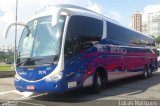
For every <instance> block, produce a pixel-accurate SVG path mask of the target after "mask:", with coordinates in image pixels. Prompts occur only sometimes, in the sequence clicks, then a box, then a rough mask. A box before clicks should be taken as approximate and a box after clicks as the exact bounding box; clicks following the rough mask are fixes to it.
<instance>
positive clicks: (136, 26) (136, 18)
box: [131, 11, 142, 32]
mask: <svg viewBox="0 0 160 106" xmlns="http://www.w3.org/2000/svg"><path fill="white" fill-rule="evenodd" d="M131 18H132V21H131V28H132V29H133V30H136V31H139V32H142V14H141V13H140V12H139V11H137V12H136V13H134V14H133V15H132V17H131Z"/></svg>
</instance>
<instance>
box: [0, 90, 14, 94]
mask: <svg viewBox="0 0 160 106" xmlns="http://www.w3.org/2000/svg"><path fill="white" fill-rule="evenodd" d="M15 91H16V90H11V91H6V92H0V95H4V94H7V93H12V92H15Z"/></svg>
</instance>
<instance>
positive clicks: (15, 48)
mask: <svg viewBox="0 0 160 106" xmlns="http://www.w3.org/2000/svg"><path fill="white" fill-rule="evenodd" d="M17 11H18V0H16V16H15V21H16V22H17ZM14 43H15V45H14V46H15V47H14V67H16V53H17V25H16V26H15V42H14Z"/></svg>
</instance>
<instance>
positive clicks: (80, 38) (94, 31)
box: [65, 16, 103, 57]
mask: <svg viewBox="0 0 160 106" xmlns="http://www.w3.org/2000/svg"><path fill="white" fill-rule="evenodd" d="M102 35H103V21H102V20H99V19H95V18H91V17H86V16H72V17H71V18H70V21H69V23H68V29H67V33H66V42H65V55H66V57H68V56H69V55H70V56H71V55H72V56H73V55H76V54H77V53H80V52H83V51H85V50H87V49H88V48H90V47H92V46H93V44H95V42H96V43H98V42H99V41H100V40H101V38H102ZM70 39H71V40H70ZM68 54H69V55H68ZM70 56H69V57H70Z"/></svg>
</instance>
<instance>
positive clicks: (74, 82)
mask: <svg viewBox="0 0 160 106" xmlns="http://www.w3.org/2000/svg"><path fill="white" fill-rule="evenodd" d="M76 86H77V82H76V81H73V82H68V88H74V87H76Z"/></svg>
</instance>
